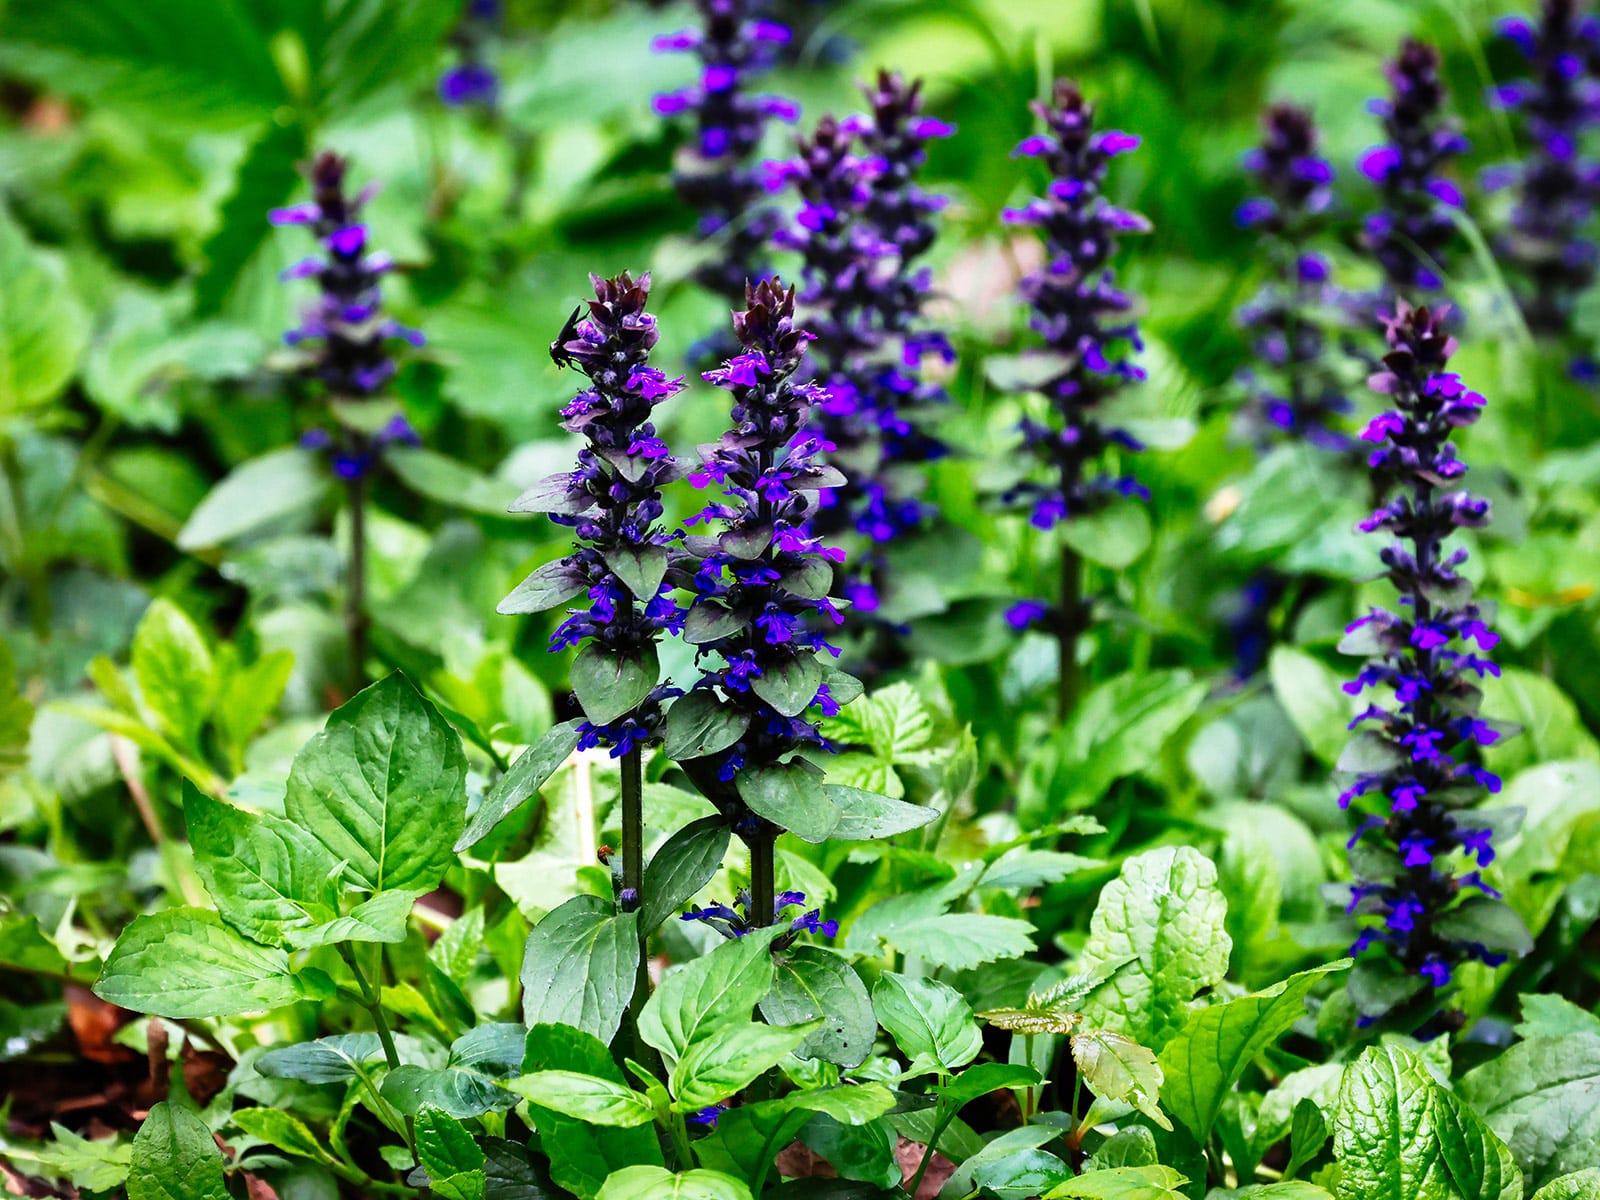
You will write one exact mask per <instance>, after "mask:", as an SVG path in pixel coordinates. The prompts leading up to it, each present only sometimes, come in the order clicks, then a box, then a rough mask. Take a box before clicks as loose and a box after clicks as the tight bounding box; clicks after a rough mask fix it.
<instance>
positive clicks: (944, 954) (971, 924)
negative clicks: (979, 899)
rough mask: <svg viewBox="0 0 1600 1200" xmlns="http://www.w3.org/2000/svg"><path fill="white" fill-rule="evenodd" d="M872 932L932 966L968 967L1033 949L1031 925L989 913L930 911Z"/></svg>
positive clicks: (955, 968)
mask: <svg viewBox="0 0 1600 1200" xmlns="http://www.w3.org/2000/svg"><path fill="white" fill-rule="evenodd" d="M870 932H871V933H872V934H873V935H874V936H876V937H877V938H880V939H881V940H882V941H884V942H886V943H888V944H889V945H890V946H893V947H894V948H895V949H896V950H898V951H900V952H901V953H902V954H907V955H914V956H915V957H917V958H920V959H923V960H924V961H925V962H927V963H928V964H929V965H931V966H936V967H949V968H950V969H951V970H952V971H969V970H971V969H972V968H974V967H978V966H981V965H982V964H984V963H987V962H994V961H995V960H996V959H1002V958H1019V957H1021V956H1022V955H1024V954H1027V953H1028V952H1029V951H1030V950H1032V949H1033V936H1032V935H1033V926H1032V925H1029V924H1028V922H1026V921H1023V920H1020V919H1019V918H1017V917H997V916H992V915H991V914H989V913H933V914H927V915H919V916H911V917H907V918H906V919H904V920H896V921H894V922H893V923H891V924H888V925H886V926H884V927H878V926H873V927H872V929H871V931H870Z"/></svg>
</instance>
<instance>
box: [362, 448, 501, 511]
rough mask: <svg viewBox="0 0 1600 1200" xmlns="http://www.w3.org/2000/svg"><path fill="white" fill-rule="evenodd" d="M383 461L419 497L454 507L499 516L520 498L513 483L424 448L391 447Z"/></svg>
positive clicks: (385, 453)
mask: <svg viewBox="0 0 1600 1200" xmlns="http://www.w3.org/2000/svg"><path fill="white" fill-rule="evenodd" d="M383 461H384V464H385V465H386V466H387V467H389V469H390V470H392V471H393V472H394V473H395V474H396V475H398V476H399V477H400V482H402V483H404V484H405V485H406V486H407V487H408V488H410V489H411V490H412V491H414V492H416V493H417V494H418V495H419V496H426V497H427V498H428V499H430V500H437V501H438V502H439V503H441V504H446V505H449V506H450V507H452V508H464V509H466V510H468V511H469V512H477V513H486V514H488V515H489V516H494V517H498V516H501V515H502V514H503V513H504V512H505V511H506V506H507V505H509V504H510V503H511V502H512V501H513V500H515V499H516V498H517V489H516V488H515V487H513V486H512V485H511V484H508V483H502V482H501V481H500V480H498V479H492V478H490V477H489V476H487V475H485V474H483V473H482V472H480V471H475V470H473V469H472V468H471V467H469V466H467V465H466V464H465V463H463V462H458V461H457V460H455V459H453V458H450V457H449V456H447V455H444V454H440V453H438V452H437V451H434V450H429V449H428V448H427V447H425V446H391V447H390V448H389V449H387V450H386V451H384V455H383Z"/></svg>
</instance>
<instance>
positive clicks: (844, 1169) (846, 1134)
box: [800, 1115, 903, 1189]
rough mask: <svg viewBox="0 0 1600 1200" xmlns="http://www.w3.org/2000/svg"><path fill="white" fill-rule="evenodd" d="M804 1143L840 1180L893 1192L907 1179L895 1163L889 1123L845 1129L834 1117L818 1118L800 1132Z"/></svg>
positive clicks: (852, 1126) (893, 1144)
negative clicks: (893, 1189)
mask: <svg viewBox="0 0 1600 1200" xmlns="http://www.w3.org/2000/svg"><path fill="white" fill-rule="evenodd" d="M800 1142H801V1144H802V1145H804V1146H806V1147H807V1148H809V1149H810V1150H811V1152H812V1153H813V1154H816V1155H818V1156H819V1157H821V1158H822V1159H823V1160H824V1161H826V1162H827V1163H828V1165H829V1166H831V1167H832V1168H833V1170H834V1173H835V1174H836V1175H837V1177H838V1178H840V1179H848V1180H856V1181H859V1182H861V1183H867V1184H871V1185H872V1186H873V1187H874V1188H881V1189H889V1188H893V1187H897V1186H898V1185H899V1184H900V1183H901V1180H902V1178H903V1176H902V1173H901V1170H900V1164H899V1163H898V1162H897V1161H896V1160H895V1142H896V1138H895V1136H894V1133H893V1131H892V1130H891V1129H890V1127H889V1125H888V1124H887V1123H886V1122H876V1123H873V1124H870V1125H842V1124H840V1123H839V1122H838V1121H835V1120H834V1119H833V1118H832V1117H829V1116H826V1115H822V1116H817V1117H814V1118H812V1119H811V1120H810V1121H808V1122H807V1123H806V1126H805V1128H804V1129H802V1130H801V1131H800Z"/></svg>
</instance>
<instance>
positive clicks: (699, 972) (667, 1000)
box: [639, 927, 783, 1057]
mask: <svg viewBox="0 0 1600 1200" xmlns="http://www.w3.org/2000/svg"><path fill="white" fill-rule="evenodd" d="M781 932H783V931H782V929H781V928H776V927H774V928H768V929H763V930H757V931H752V932H750V933H747V934H746V935H745V936H744V937H742V938H737V939H735V940H733V941H730V942H724V943H722V944H721V945H720V946H718V947H717V948H716V949H714V950H713V951H711V953H710V954H707V955H705V956H704V957H702V958H697V959H695V960H694V961H693V962H690V963H687V964H686V965H684V966H682V967H679V968H678V969H677V970H675V971H670V972H668V973H667V975H666V976H665V977H664V978H663V979H662V980H661V986H660V987H658V988H657V989H656V990H655V992H654V994H652V995H651V997H650V999H649V1000H648V1001H647V1002H646V1003H645V1006H644V1011H643V1012H641V1013H640V1015H639V1033H640V1035H641V1036H642V1037H643V1038H644V1040H645V1041H647V1042H649V1043H650V1045H652V1046H654V1047H655V1048H656V1049H657V1050H660V1051H661V1052H662V1053H664V1054H671V1055H673V1056H675V1057H682V1056H683V1053H684V1051H685V1050H687V1049H688V1047H689V1045H690V1044H691V1043H692V1042H696V1041H700V1040H702V1039H703V1038H705V1037H706V1036H708V1034H709V1031H710V1030H712V1029H715V1028H717V1027H718V1026H720V1025H723V1024H727V1023H736V1022H743V1021H748V1020H749V1019H750V1014H751V1012H752V1011H753V1010H754V1009H755V1006H756V1005H757V1004H758V1003H759V1002H760V1001H761V999H762V997H764V996H765V995H766V994H767V993H768V992H769V991H771V990H772V979H773V971H774V968H773V965H772V954H771V952H770V947H771V946H772V941H773V939H774V938H776V937H777V936H778V935H779V934H780V933H781Z"/></svg>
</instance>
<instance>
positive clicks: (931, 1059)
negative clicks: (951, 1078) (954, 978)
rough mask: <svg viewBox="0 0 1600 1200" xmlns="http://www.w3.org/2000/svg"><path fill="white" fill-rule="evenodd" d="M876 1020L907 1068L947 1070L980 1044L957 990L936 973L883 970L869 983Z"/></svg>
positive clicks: (915, 1071) (961, 1062)
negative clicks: (923, 976) (920, 975)
mask: <svg viewBox="0 0 1600 1200" xmlns="http://www.w3.org/2000/svg"><path fill="white" fill-rule="evenodd" d="M872 1007H873V1010H874V1011H875V1012H876V1013H877V1014H878V1022H879V1023H880V1024H881V1025H882V1026H883V1027H884V1029H885V1030H887V1031H888V1033H889V1035H890V1036H891V1037H893V1038H894V1040H895V1042H896V1043H897V1044H898V1045H899V1047H900V1049H901V1051H902V1052H904V1054H905V1055H906V1057H907V1058H908V1059H910V1060H911V1066H910V1072H911V1073H912V1074H921V1073H922V1072H924V1071H932V1070H940V1071H953V1070H955V1069H956V1068H957V1067H961V1066H965V1065H966V1064H967V1063H969V1062H971V1061H972V1060H973V1059H974V1058H976V1057H977V1056H978V1051H980V1050H982V1049H983V1036H982V1034H981V1033H979V1031H978V1023H977V1021H976V1020H974V1019H973V1016H972V1009H971V1008H969V1007H968V1006H967V1002H966V1001H965V1000H963V999H962V998H961V993H960V992H958V991H956V990H955V989H954V988H953V987H951V986H950V985H949V984H946V983H940V982H939V981H938V980H937V979H921V978H916V977H913V976H909V975H897V974H895V973H894V972H893V971H885V972H884V973H883V974H882V975H880V976H879V977H878V982H877V983H876V984H875V985H874V986H873V989H872Z"/></svg>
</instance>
